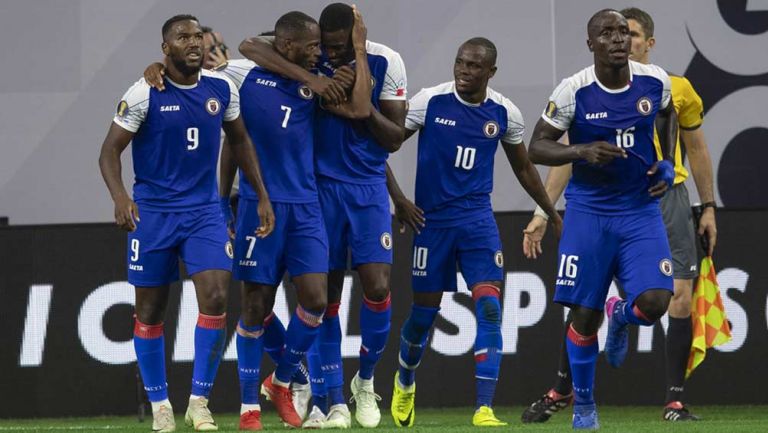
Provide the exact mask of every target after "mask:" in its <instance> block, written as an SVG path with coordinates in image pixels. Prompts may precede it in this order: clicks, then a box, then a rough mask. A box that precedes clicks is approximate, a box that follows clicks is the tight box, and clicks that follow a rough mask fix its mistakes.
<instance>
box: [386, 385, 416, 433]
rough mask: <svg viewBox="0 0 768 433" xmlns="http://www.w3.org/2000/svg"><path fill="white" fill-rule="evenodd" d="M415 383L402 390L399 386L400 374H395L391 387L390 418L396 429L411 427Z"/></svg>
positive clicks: (414, 413)
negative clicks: (393, 421)
mask: <svg viewBox="0 0 768 433" xmlns="http://www.w3.org/2000/svg"><path fill="white" fill-rule="evenodd" d="M415 401H416V383H414V384H413V385H411V386H409V387H408V389H407V390H406V389H403V385H401V384H400V372H397V373H395V386H394V387H392V406H391V410H392V418H393V419H394V420H395V425H396V426H398V427H411V426H413V420H414V418H416V407H415Z"/></svg>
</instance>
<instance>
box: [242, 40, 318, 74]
mask: <svg viewBox="0 0 768 433" xmlns="http://www.w3.org/2000/svg"><path fill="white" fill-rule="evenodd" d="M239 49H240V54H242V55H243V56H245V58H247V59H250V60H253V61H254V62H256V63H257V64H258V65H259V66H261V67H263V68H264V69H267V70H269V71H272V72H275V73H278V74H280V75H284V76H286V77H288V78H290V79H292V80H296V81H300V82H302V83H304V84H307V83H309V82H310V81H311V80H312V78H314V75H312V73H311V72H309V71H307V70H306V69H304V68H302V67H301V66H299V65H297V64H295V63H291V62H289V61H288V60H286V59H284V58H283V56H281V55H280V54H278V53H277V52H276V51H275V50H274V48H273V47H272V45H270V44H269V43H267V42H264V41H262V40H260V39H259V38H248V39H245V40H244V41H243V42H241V43H240V47H239Z"/></svg>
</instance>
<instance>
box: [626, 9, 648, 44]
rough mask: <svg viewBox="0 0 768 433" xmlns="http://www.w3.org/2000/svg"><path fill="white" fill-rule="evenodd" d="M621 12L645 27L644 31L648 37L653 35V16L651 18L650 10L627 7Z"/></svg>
mask: <svg viewBox="0 0 768 433" xmlns="http://www.w3.org/2000/svg"><path fill="white" fill-rule="evenodd" d="M621 14H622V15H624V18H626V19H627V20H635V21H637V23H638V24H640V27H642V28H643V33H645V37H646V39H647V38H651V37H653V31H654V25H653V18H651V16H650V15H649V14H648V12H646V11H644V10H642V9H639V8H626V9H622V10H621Z"/></svg>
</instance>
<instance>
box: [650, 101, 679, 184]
mask: <svg viewBox="0 0 768 433" xmlns="http://www.w3.org/2000/svg"><path fill="white" fill-rule="evenodd" d="M656 131H657V133H658V135H659V147H660V148H661V157H662V160H661V161H657V162H656V163H654V164H653V166H651V168H650V169H649V170H648V172H647V175H648V176H650V177H651V184H652V185H651V187H650V188H648V193H649V194H650V195H651V197H661V196H662V195H664V194H665V193H666V192H667V190H668V189H669V188H670V187H671V186H672V184H673V183H674V180H675V152H676V151H677V112H676V111H675V107H674V105H673V103H672V97H671V96H670V97H669V99H668V103H667V105H666V107H663V108H660V109H659V112H658V113H657V114H656Z"/></svg>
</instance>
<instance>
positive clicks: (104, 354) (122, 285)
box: [77, 281, 136, 364]
mask: <svg viewBox="0 0 768 433" xmlns="http://www.w3.org/2000/svg"><path fill="white" fill-rule="evenodd" d="M134 299H135V297H134V293H133V286H132V285H130V284H128V282H127V281H116V282H114V283H109V284H105V285H103V286H101V287H99V288H97V289H96V290H94V291H93V292H91V294H90V295H88V297H87V298H86V299H85V301H84V302H83V306H82V307H81V308H80V317H79V318H78V319H77V331H78V334H79V335H80V342H81V343H82V345H83V348H84V349H85V351H86V352H88V354H89V355H91V356H92V357H93V358H95V359H96V360H98V361H101V362H103V363H106V364H128V363H129V362H133V361H135V360H136V353H135V352H134V350H133V340H128V341H112V340H110V339H109V338H108V337H107V336H106V335H105V334H104V329H103V328H102V327H101V324H102V322H103V319H104V313H106V312H107V310H109V309H110V308H111V307H112V306H114V305H118V304H128V305H134V302H135V300H134ZM126 326H127V324H126Z"/></svg>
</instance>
